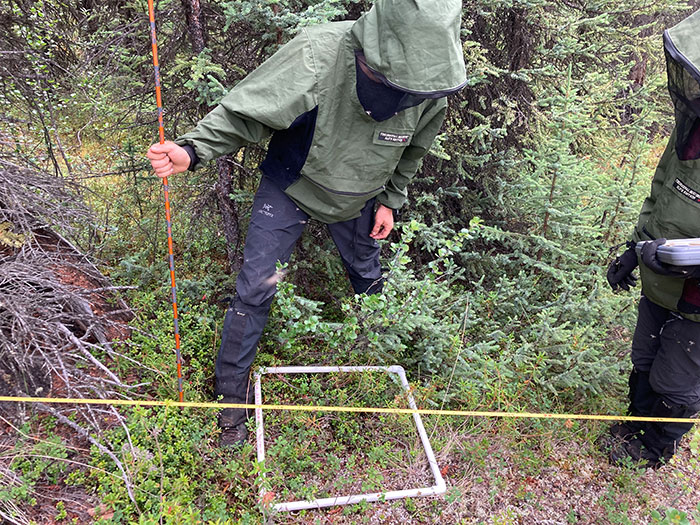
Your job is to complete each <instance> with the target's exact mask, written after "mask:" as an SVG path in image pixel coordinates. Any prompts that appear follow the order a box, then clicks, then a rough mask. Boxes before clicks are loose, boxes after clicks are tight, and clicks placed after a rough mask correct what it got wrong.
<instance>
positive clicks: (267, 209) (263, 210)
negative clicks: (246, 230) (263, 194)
mask: <svg viewBox="0 0 700 525" xmlns="http://www.w3.org/2000/svg"><path fill="white" fill-rule="evenodd" d="M273 207H274V206H272V204H268V203H267V202H266V203H264V204H263V205H262V208H261V209H259V210H258V213H262V214H263V215H265V216H267V217H274V216H275V214H274V213H272V212H271V211H270V210H272V208H273Z"/></svg>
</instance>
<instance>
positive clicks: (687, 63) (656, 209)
mask: <svg viewBox="0 0 700 525" xmlns="http://www.w3.org/2000/svg"><path fill="white" fill-rule="evenodd" d="M664 48H665V51H666V63H667V69H668V87H669V92H670V94H671V98H672V99H673V103H674V107H675V118H676V126H675V129H674V131H673V134H672V135H671V139H670V140H669V143H668V146H667V147H666V151H665V152H664V154H663V156H662V157H661V160H660V162H659V165H658V166H657V168H656V172H655V174H654V179H653V181H652V185H651V194H650V195H649V197H647V199H646V200H645V201H644V204H643V205H642V211H641V213H640V215H639V221H638V223H637V227H636V228H635V235H634V240H635V241H640V240H650V239H655V238H660V237H665V238H667V239H683V238H695V237H700V160H699V159H698V157H700V70H699V69H698V68H699V67H700V11H698V12H696V13H694V14H693V15H691V16H690V17H688V18H686V19H685V20H683V21H682V22H681V23H679V24H678V25H676V26H674V27H673V28H671V29H669V30H668V31H666V32H665V33H664ZM640 271H641V277H642V291H643V293H644V295H646V296H647V297H648V298H649V299H650V300H651V301H653V302H655V303H656V304H659V305H661V306H663V307H664V308H667V309H669V310H673V311H676V312H680V313H681V315H683V316H684V317H686V318H688V319H691V320H693V321H698V322H700V303H699V302H698V298H699V297H700V283H698V280H697V279H681V278H676V277H668V276H663V275H659V274H656V273H654V272H652V271H651V270H650V269H649V268H647V267H646V266H645V265H644V264H643V263H642V262H641V260H640Z"/></svg>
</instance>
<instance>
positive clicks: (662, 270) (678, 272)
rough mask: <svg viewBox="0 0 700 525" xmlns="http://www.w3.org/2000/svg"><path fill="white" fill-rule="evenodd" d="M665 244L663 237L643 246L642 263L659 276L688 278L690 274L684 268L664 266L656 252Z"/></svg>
mask: <svg viewBox="0 0 700 525" xmlns="http://www.w3.org/2000/svg"><path fill="white" fill-rule="evenodd" d="M665 242H666V239H664V238H663V237H661V238H660V239H654V240H653V241H648V242H645V243H644V244H643V245H642V262H643V263H644V265H645V266H646V267H647V268H649V269H650V270H651V271H652V272H654V273H658V274H659V275H668V276H671V277H686V276H687V274H688V272H687V271H685V270H684V269H683V267H682V266H673V265H670V264H664V263H662V262H661V261H660V260H659V258H658V257H657V256H656V250H658V249H659V246H661V245H662V244H664V243H665Z"/></svg>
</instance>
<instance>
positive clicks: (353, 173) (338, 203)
mask: <svg viewBox="0 0 700 525" xmlns="http://www.w3.org/2000/svg"><path fill="white" fill-rule="evenodd" d="M460 17H461V2H460V1H459V0H378V1H377V2H376V3H375V5H374V6H373V7H372V9H371V10H370V11H368V12H367V13H366V14H365V15H363V16H362V17H361V18H360V19H359V20H357V21H355V22H353V21H349V22H332V23H328V24H321V25H317V26H311V27H308V28H304V29H302V30H301V32H300V33H299V34H298V35H297V36H296V37H295V38H294V39H292V40H291V41H290V42H289V43H287V44H286V45H284V46H283V47H282V48H281V49H280V50H279V51H278V52H277V53H275V54H274V55H273V56H272V57H271V58H269V59H268V60H267V61H266V62H264V63H263V64H262V65H261V66H260V67H258V68H257V69H256V70H255V71H253V72H252V73H250V74H249V75H248V76H247V77H246V78H245V79H244V80H242V81H241V82H239V83H238V84H237V85H236V86H235V87H234V88H233V89H232V90H231V91H230V92H229V93H228V94H227V95H226V96H225V97H224V99H223V100H222V102H221V104H220V105H219V106H217V107H216V108H215V109H214V110H213V111H211V112H210V113H209V114H208V115H207V116H206V117H204V118H203V119H202V120H201V121H200V122H199V123H198V125H197V126H196V128H195V129H194V130H193V131H191V132H190V133H187V134H185V135H183V136H181V137H179V138H178V139H176V140H175V142H176V143H177V144H180V145H185V144H189V145H190V146H192V147H193V148H194V150H195V152H196V154H197V156H198V157H199V159H200V161H201V163H198V165H197V166H195V169H196V168H197V167H199V165H201V164H202V163H205V162H208V161H211V160H212V159H214V158H216V157H218V156H220V155H223V154H226V153H231V152H235V151H237V150H238V149H239V148H240V147H241V146H243V145H244V144H246V143H250V142H259V141H261V140H263V139H265V138H266V137H268V136H269V135H271V134H273V137H272V140H271V145H272V143H273V142H274V141H275V136H274V133H276V132H277V133H281V134H283V132H284V130H288V128H290V126H292V125H293V124H294V123H295V122H296V121H297V119H298V118H301V117H302V116H304V115H310V114H313V115H314V117H315V126H314V127H313V131H312V133H313V137H312V138H311V139H310V143H309V144H308V153H307V154H306V156H305V158H304V159H302V162H301V165H300V169H299V173H298V174H291V178H290V181H291V182H290V184H288V185H286V184H285V185H284V187H285V193H286V194H287V195H288V196H289V197H290V198H291V199H292V200H294V202H295V203H296V204H297V205H298V206H299V207H300V208H301V209H303V210H304V211H305V212H306V213H308V214H309V215H310V216H312V217H314V218H316V219H318V220H321V221H323V222H326V223H333V222H339V221H345V220H349V219H352V218H355V217H357V216H359V214H360V211H361V209H362V207H363V206H364V204H365V203H366V202H367V201H368V200H369V199H371V198H372V197H377V200H378V201H379V202H380V203H381V204H384V205H385V206H387V207H389V208H393V209H396V208H399V207H401V205H402V204H403V203H404V201H405V200H406V186H407V185H408V183H409V182H410V180H411V178H412V177H413V176H414V175H415V173H416V170H417V169H418V166H419V163H420V161H421V159H422V158H423V156H424V155H425V154H426V153H427V151H428V150H429V148H430V146H431V144H432V142H433V140H434V138H435V135H436V134H437V133H438V131H439V129H440V126H441V124H442V121H443V118H444V115H445V110H446V106H447V102H446V99H445V98H444V97H443V98H432V99H426V100H424V101H423V102H421V103H420V104H418V105H417V106H414V107H410V108H408V109H405V110H403V111H401V112H399V113H398V114H396V115H395V116H393V117H391V118H389V119H388V120H385V121H383V122H376V121H375V120H373V119H372V118H371V117H370V116H369V115H368V114H367V113H366V112H365V111H364V109H363V107H362V105H361V104H360V102H359V100H358V96H357V92H356V84H355V80H356V70H355V68H356V64H355V52H356V51H359V50H361V51H362V52H363V53H364V56H365V59H366V63H367V65H368V66H369V67H370V68H371V69H372V70H374V71H375V72H378V73H380V74H381V75H383V76H384V77H385V79H386V80H387V81H388V82H389V83H390V85H391V86H392V87H395V88H398V89H401V90H403V91H406V92H409V93H413V94H417V95H421V94H422V95H432V96H436V95H446V94H448V93H451V92H454V91H456V90H458V89H460V88H461V87H463V86H464V85H465V83H466V71H465V66H464V58H463V52H462V45H461V42H460V39H459V33H460ZM280 136H281V135H280ZM266 161H267V159H266ZM264 164H265V163H263V165H262V168H263V172H264Z"/></svg>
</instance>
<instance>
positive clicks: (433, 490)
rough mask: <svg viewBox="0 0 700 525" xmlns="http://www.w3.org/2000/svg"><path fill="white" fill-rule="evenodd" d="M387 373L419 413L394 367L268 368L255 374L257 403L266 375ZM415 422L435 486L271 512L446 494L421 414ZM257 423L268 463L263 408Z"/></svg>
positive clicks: (277, 506) (261, 452)
mask: <svg viewBox="0 0 700 525" xmlns="http://www.w3.org/2000/svg"><path fill="white" fill-rule="evenodd" d="M365 371H374V372H386V373H388V374H395V375H397V376H398V377H399V379H400V381H401V385H402V386H403V389H404V392H405V394H406V397H407V399H408V404H409V406H410V407H411V408H412V409H413V410H418V408H417V406H416V402H415V400H414V399H413V395H411V389H410V386H409V384H408V380H407V379H406V372H405V371H404V369H403V367H401V366H398V365H394V366H282V367H269V368H262V369H260V370H259V371H258V372H256V373H255V404H256V405H262V390H261V387H260V379H261V377H262V376H263V375H265V374H328V373H338V372H365ZM413 420H414V422H415V424H416V430H417V431H418V435H419V436H420V439H421V442H422V443H423V448H424V449H425V455H426V457H427V459H428V464H429V465H430V470H431V471H432V474H433V477H434V478H435V485H433V486H432V487H422V488H416V489H406V490H390V491H387V492H372V493H369V494H353V495H350V496H336V497H332V498H320V499H315V500H301V501H289V502H286V503H277V504H275V505H272V510H274V511H277V512H288V511H295V510H304V509H320V508H323V507H331V506H334V505H351V504H354V503H359V502H361V501H368V502H375V501H389V500H395V499H402V498H412V497H417V496H437V495H440V494H444V493H445V491H446V487H445V480H444V479H443V478H442V474H441V473H440V469H439V467H438V464H437V461H435V454H433V448H432V447H431V446H430V441H429V440H428V435H427V434H426V432H425V427H423V421H422V420H421V417H420V414H418V413H414V414H413ZM255 423H256V439H257V448H258V461H259V462H263V461H265V434H264V429H263V414H262V409H261V408H256V409H255ZM261 476H262V477H264V476H265V474H264V473H262V474H261ZM264 485H265V484H264V483H261V489H260V499H261V501H265V494H266V492H267V491H266V490H265V487H264Z"/></svg>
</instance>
